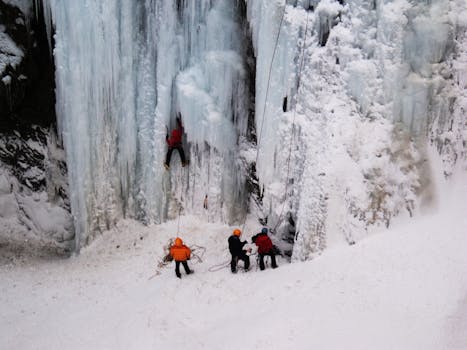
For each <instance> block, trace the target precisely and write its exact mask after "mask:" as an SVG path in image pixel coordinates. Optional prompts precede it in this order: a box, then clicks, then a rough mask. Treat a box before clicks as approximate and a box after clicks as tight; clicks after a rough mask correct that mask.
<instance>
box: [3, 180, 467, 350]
mask: <svg viewBox="0 0 467 350" xmlns="http://www.w3.org/2000/svg"><path fill="white" fill-rule="evenodd" d="M453 181H454V180H453ZM450 188H451V190H448V189H444V190H442V191H440V193H444V194H443V198H441V199H440V201H439V203H440V206H439V209H438V210H437V211H436V212H435V213H429V214H427V215H426V216H424V217H421V218H419V220H417V221H410V222H399V223H396V224H395V225H394V226H393V227H392V228H391V230H390V232H386V231H385V232H384V234H383V233H382V232H381V233H375V234H373V235H371V236H370V237H369V238H367V239H364V240H362V241H360V242H359V243H357V244H356V245H353V246H340V247H336V248H334V249H328V250H326V251H325V252H324V253H323V254H322V255H321V256H319V257H317V258H316V259H314V260H312V261H308V262H303V263H294V264H288V263H286V262H285V260H283V259H280V260H279V265H280V266H279V268H278V269H276V270H272V269H267V270H266V271H264V272H261V271H259V270H256V264H255V263H253V268H252V270H251V271H250V272H248V273H243V272H242V271H240V272H239V273H238V274H236V275H232V274H231V273H230V272H229V270H228V268H227V267H225V268H224V269H221V270H219V271H215V272H210V271H209V269H210V268H211V267H213V266H214V265H217V264H222V263H225V262H227V261H228V258H229V255H228V252H227V248H226V240H227V237H228V235H229V233H230V230H231V229H232V227H227V226H221V225H215V224H206V223H204V222H202V221H201V220H200V219H195V218H193V217H182V218H181V220H180V231H181V232H183V233H182V234H181V237H182V238H184V239H185V241H186V243H187V244H188V245H192V246H193V245H198V246H202V247H205V248H206V249H207V250H206V253H205V254H204V255H202V251H201V250H200V249H198V250H196V251H195V253H197V254H198V255H200V256H201V257H202V260H203V262H202V263H197V262H196V258H193V259H192V261H191V262H190V264H191V265H192V267H193V268H194V270H195V274H194V275H192V276H188V277H187V276H186V275H184V274H182V279H181V280H178V279H177V278H175V274H174V271H173V265H170V266H168V267H165V268H162V269H160V274H158V275H155V272H156V268H155V265H156V261H158V260H160V259H161V257H162V256H163V255H164V253H163V250H162V249H161V247H162V246H163V245H164V244H166V242H167V240H168V239H169V238H170V237H173V236H174V234H173V233H174V232H176V230H177V225H178V222H177V221H172V222H168V223H166V224H164V225H160V226H150V227H143V226H139V224H137V223H135V222H123V223H120V224H119V225H118V226H117V227H116V228H115V230H114V231H113V232H108V233H107V234H105V235H104V236H103V237H100V238H99V239H98V240H96V241H95V242H94V243H93V244H92V245H91V246H90V247H87V248H85V249H83V250H82V252H81V254H80V255H79V256H77V257H73V258H71V259H68V260H53V261H22V262H16V263H14V264H10V265H6V266H1V267H0V309H1V310H2V312H1V313H0V348H1V349H238V348H243V349H399V350H400V349H424V350H428V349H436V350H440V349H467V254H466V252H467V229H466V228H467V217H466V215H465V212H466V209H467V205H466V204H465V201H464V200H463V198H465V197H466V195H467V185H466V183H465V180H461V181H459V183H458V185H456V186H452V187H450ZM251 228H253V225H252V224H251V223H248V224H247V226H246V229H245V231H246V232H248V233H246V234H245V237H244V238H247V239H249V238H250V236H251V233H253V232H254V231H255V230H256V229H257V227H254V229H251ZM240 270H241V269H240Z"/></svg>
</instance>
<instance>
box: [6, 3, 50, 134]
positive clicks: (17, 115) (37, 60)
mask: <svg viewBox="0 0 467 350" xmlns="http://www.w3.org/2000/svg"><path fill="white" fill-rule="evenodd" d="M31 17H32V18H28V17H27V16H26V14H24V13H23V12H21V10H20V9H19V8H17V7H15V6H13V5H11V4H7V3H5V2H4V1H1V0H0V23H1V24H0V111H1V116H2V117H1V119H0V131H11V130H14V129H15V128H17V127H18V125H19V124H21V125H23V126H24V125H26V126H27V125H32V124H36V125H41V126H49V125H51V124H53V123H55V120H56V117H55V108H54V106H55V93H54V65H53V59H52V56H51V54H50V51H49V49H48V45H47V37H46V32H45V25H44V22H43V19H42V18H43V16H31Z"/></svg>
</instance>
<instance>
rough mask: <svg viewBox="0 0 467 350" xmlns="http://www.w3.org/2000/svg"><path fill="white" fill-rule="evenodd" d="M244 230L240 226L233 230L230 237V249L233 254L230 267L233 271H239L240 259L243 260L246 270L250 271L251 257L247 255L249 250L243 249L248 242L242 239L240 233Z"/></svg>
mask: <svg viewBox="0 0 467 350" xmlns="http://www.w3.org/2000/svg"><path fill="white" fill-rule="evenodd" d="M241 234H242V231H240V230H239V229H238V228H237V229H235V230H233V234H232V235H231V236H230V237H229V240H228V242H229V251H230V254H231V255H232V260H231V261H230V269H231V270H232V273H236V272H237V263H238V260H243V263H244V265H243V266H244V268H245V271H248V269H249V267H250V257H249V256H248V255H246V253H247V251H246V250H244V249H243V246H244V245H245V244H246V243H247V242H246V241H240V235H241Z"/></svg>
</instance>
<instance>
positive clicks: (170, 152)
mask: <svg viewBox="0 0 467 350" xmlns="http://www.w3.org/2000/svg"><path fill="white" fill-rule="evenodd" d="M174 149H176V150H178V154H180V159H181V160H182V165H185V163H186V159H185V151H184V150H183V147H182V145H180V146H175V147H169V149H168V150H167V155H166V156H165V164H166V165H167V166H168V165H170V159H171V158H172V152H173V151H174Z"/></svg>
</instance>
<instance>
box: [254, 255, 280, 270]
mask: <svg viewBox="0 0 467 350" xmlns="http://www.w3.org/2000/svg"><path fill="white" fill-rule="evenodd" d="M265 255H269V256H270V257H271V267H272V268H273V269H275V268H276V267H277V263H276V254H274V252H272V251H271V252H269V253H267V254H258V256H259V269H260V270H264V268H265V266H264V256H265Z"/></svg>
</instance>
